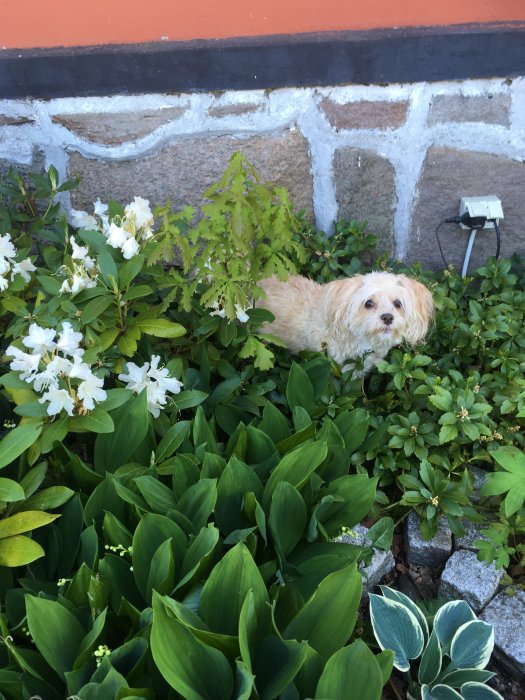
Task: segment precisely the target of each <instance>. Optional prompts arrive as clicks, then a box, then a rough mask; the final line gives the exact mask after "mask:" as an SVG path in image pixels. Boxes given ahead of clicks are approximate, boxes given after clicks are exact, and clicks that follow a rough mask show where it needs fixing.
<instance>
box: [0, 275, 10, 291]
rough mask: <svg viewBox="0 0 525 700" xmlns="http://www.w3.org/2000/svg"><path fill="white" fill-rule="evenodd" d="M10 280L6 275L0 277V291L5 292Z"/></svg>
mask: <svg viewBox="0 0 525 700" xmlns="http://www.w3.org/2000/svg"><path fill="white" fill-rule="evenodd" d="M8 286H9V285H8V282H7V280H6V278H5V277H0V292H5V290H6V289H7V287H8Z"/></svg>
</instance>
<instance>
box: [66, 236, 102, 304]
mask: <svg viewBox="0 0 525 700" xmlns="http://www.w3.org/2000/svg"><path fill="white" fill-rule="evenodd" d="M69 242H70V243H71V248H72V249H73V250H72V253H71V263H72V267H67V266H66V265H63V266H62V267H61V268H60V272H61V273H62V274H67V275H68V279H67V280H65V281H64V282H63V283H62V286H61V287H60V293H62V292H68V293H69V294H71V295H74V294H77V293H78V292H80V291H82V290H83V289H89V288H90V287H95V286H96V284H97V280H96V277H97V274H98V266H97V263H96V261H95V260H94V259H93V258H91V257H90V256H89V248H88V247H87V246H81V245H77V242H76V240H75V237H74V236H71V238H70V239H69Z"/></svg>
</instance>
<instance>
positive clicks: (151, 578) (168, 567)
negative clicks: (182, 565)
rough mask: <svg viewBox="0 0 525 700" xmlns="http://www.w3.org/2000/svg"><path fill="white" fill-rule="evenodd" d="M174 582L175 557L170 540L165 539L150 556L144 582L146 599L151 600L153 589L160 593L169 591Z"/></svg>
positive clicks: (164, 593)
mask: <svg viewBox="0 0 525 700" xmlns="http://www.w3.org/2000/svg"><path fill="white" fill-rule="evenodd" d="M174 584H175V558H174V556H173V546H172V540H171V539H169V540H165V541H164V542H163V543H162V544H161V545H160V546H159V548H158V549H157V551H156V552H155V553H154V555H153V557H152V558H151V564H150V567H149V572H148V578H147V582H146V596H145V597H146V601H147V602H148V603H149V602H150V601H151V595H152V592H153V591H154V590H155V591H157V593H160V595H166V594H168V593H171V591H172V590H173V586H174Z"/></svg>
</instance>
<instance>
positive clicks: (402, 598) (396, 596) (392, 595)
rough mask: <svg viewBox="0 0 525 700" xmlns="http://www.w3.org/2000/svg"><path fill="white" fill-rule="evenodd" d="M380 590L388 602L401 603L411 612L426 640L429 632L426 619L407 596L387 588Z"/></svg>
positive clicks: (383, 587) (382, 587)
mask: <svg viewBox="0 0 525 700" xmlns="http://www.w3.org/2000/svg"><path fill="white" fill-rule="evenodd" d="M380 588H381V593H382V594H383V595H384V596H385V598H389V599H390V600H395V601H397V602H398V603H401V605H404V606H405V607H406V608H408V609H409V610H410V612H412V613H413V614H414V615H415V617H416V619H417V621H418V622H419V624H420V625H421V629H422V630H423V635H424V637H425V641H426V640H427V639H428V635H429V631H428V624H427V620H426V617H425V616H424V615H423V612H422V611H421V610H420V608H418V607H417V605H416V604H415V603H414V602H413V601H412V600H410V598H409V597H408V596H406V595H405V594H404V593H401V591H396V590H394V589H393V588H388V586H380Z"/></svg>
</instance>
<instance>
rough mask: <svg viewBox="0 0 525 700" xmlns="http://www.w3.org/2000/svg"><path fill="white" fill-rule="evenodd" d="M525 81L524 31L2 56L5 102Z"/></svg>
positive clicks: (468, 29) (0, 87)
mask: <svg viewBox="0 0 525 700" xmlns="http://www.w3.org/2000/svg"><path fill="white" fill-rule="evenodd" d="M519 75H525V23H524V22H511V23H496V24H490V25H488V24H482V25H480V24H463V25H453V26H447V27H416V28H414V27H410V28H402V29H380V30H371V31H343V32H323V33H319V34H295V35H278V36H272V37H250V38H239V39H228V40H216V41H209V40H206V41H189V42H156V43H153V44H126V45H115V46H92V47H78V48H77V47H75V48H60V49H18V50H16V49H14V50H13V49H11V50H7V51H3V52H0V98H3V99H5V98H44V99H48V98H53V97H82V96H90V95H91V96H95V95H112V94H133V93H135V94H136V93H152V92H153V93H155V92H160V93H166V92H190V91H215V90H244V89H247V90H253V89H265V88H280V87H305V86H317V85H318V86H324V85H341V84H346V83H358V84H382V83H407V82H420V81H436V80H464V79H474V78H491V77H515V76H519Z"/></svg>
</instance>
